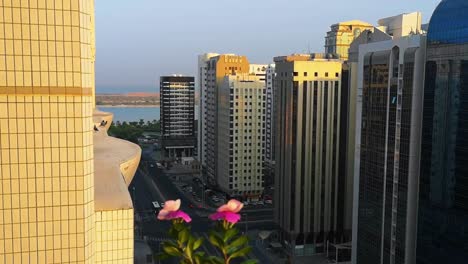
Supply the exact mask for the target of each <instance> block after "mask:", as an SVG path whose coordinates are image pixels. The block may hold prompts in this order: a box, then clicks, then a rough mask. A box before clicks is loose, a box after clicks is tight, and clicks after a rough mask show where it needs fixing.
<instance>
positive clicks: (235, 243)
mask: <svg viewBox="0 0 468 264" xmlns="http://www.w3.org/2000/svg"><path fill="white" fill-rule="evenodd" d="M247 242H249V239H248V238H247V237H246V236H240V237H238V238H237V239H236V240H234V241H233V242H232V243H231V244H230V245H229V247H236V248H237V247H240V246H243V245H245V244H247Z"/></svg>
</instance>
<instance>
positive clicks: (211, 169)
mask: <svg viewBox="0 0 468 264" xmlns="http://www.w3.org/2000/svg"><path fill="white" fill-rule="evenodd" d="M207 57H208V56H207ZM202 61H203V60H202ZM205 63H206V64H205V65H206V66H205V67H203V68H206V73H205V76H206V78H205V81H204V82H205V83H204V84H205V86H204V87H201V90H203V93H204V94H203V103H204V105H203V110H202V111H203V116H202V117H203V120H202V121H201V122H202V124H203V131H202V133H203V134H202V142H203V146H202V148H203V150H202V154H201V155H202V157H203V159H202V166H203V167H202V173H203V174H204V175H206V177H207V180H208V182H209V183H211V184H217V178H216V176H217V157H216V152H217V141H218V132H217V130H218V124H217V121H218V118H217V113H218V91H219V89H220V87H221V85H222V83H223V82H224V77H225V76H226V75H230V74H241V73H249V61H248V60H247V57H245V56H238V55H233V54H223V55H218V56H213V57H210V58H209V59H208V58H206V60H205ZM201 67H202V66H201V65H200V67H199V68H201ZM204 70H205V69H204ZM203 164H204V165H203Z"/></svg>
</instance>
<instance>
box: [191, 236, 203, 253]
mask: <svg viewBox="0 0 468 264" xmlns="http://www.w3.org/2000/svg"><path fill="white" fill-rule="evenodd" d="M202 243H203V238H202V237H200V238H199V239H197V240H196V241H195V242H194V243H193V250H197V249H198V248H199V247H200V246H201V245H202Z"/></svg>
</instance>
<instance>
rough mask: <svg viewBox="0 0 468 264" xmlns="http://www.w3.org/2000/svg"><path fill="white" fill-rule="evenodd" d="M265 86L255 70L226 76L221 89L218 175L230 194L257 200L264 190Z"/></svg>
mask: <svg viewBox="0 0 468 264" xmlns="http://www.w3.org/2000/svg"><path fill="white" fill-rule="evenodd" d="M263 78H264V77H263ZM264 90H265V82H264V81H263V80H262V77H261V76H257V75H254V74H238V75H228V76H225V77H224V82H223V83H222V85H221V87H220V89H219V97H218V98H219V100H218V106H219V107H218V113H217V116H218V121H217V124H218V145H217V155H216V156H217V160H218V161H217V163H218V169H217V171H218V178H217V179H218V185H219V187H221V189H222V190H224V191H225V192H226V193H229V194H230V195H231V196H240V197H243V198H245V199H254V200H256V199H258V197H259V196H260V194H261V193H262V191H263V145H264V135H263V134H264V123H265V110H264V104H265V94H264Z"/></svg>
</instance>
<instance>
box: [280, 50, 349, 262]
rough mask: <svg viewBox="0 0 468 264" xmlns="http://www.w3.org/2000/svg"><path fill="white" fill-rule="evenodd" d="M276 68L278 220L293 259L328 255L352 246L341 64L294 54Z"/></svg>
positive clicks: (333, 59)
mask: <svg viewBox="0 0 468 264" xmlns="http://www.w3.org/2000/svg"><path fill="white" fill-rule="evenodd" d="M275 63H276V78H275V96H276V97H277V100H276V113H277V115H276V144H275V145H276V168H275V169H276V171H275V197H274V201H275V211H274V220H275V222H276V223H277V224H278V225H279V227H280V228H281V232H280V237H281V241H285V243H284V247H285V248H286V249H287V252H288V254H290V255H291V257H292V258H294V257H295V256H297V255H302V256H308V255H315V254H319V253H324V252H325V250H326V248H325V245H326V244H327V242H331V243H341V242H345V241H348V237H349V233H350V232H349V230H345V228H344V225H343V220H344V216H343V213H344V210H343V205H344V203H343V199H344V195H345V193H344V191H343V188H344V179H343V177H341V175H343V174H342V173H341V168H344V165H345V163H344V162H345V159H343V158H342V157H341V156H340V153H341V151H342V150H343V147H344V146H343V145H344V144H342V141H343V138H342V136H341V134H340V131H342V130H341V129H342V127H343V126H344V124H346V123H345V120H344V121H343V118H342V113H343V112H344V111H345V109H342V101H343V100H346V97H345V95H346V94H347V93H346V92H345V91H343V87H342V86H341V77H342V76H341V73H342V61H341V60H339V59H337V56H334V55H332V54H294V55H291V56H282V57H276V58H275ZM347 236H348V237H347ZM293 262H294V261H293Z"/></svg>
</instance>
